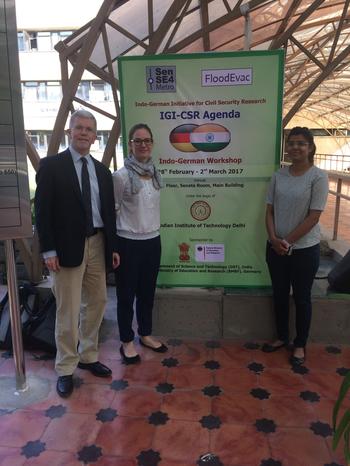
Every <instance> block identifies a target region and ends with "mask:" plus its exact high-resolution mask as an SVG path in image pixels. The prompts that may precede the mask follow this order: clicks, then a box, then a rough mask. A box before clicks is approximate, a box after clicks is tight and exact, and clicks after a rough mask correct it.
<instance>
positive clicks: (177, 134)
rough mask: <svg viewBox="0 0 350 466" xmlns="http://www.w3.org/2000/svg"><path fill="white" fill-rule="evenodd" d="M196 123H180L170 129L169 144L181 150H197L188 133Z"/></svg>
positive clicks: (195, 126) (196, 126)
mask: <svg viewBox="0 0 350 466" xmlns="http://www.w3.org/2000/svg"><path fill="white" fill-rule="evenodd" d="M196 128H198V125H180V126H177V127H176V128H174V129H173V130H172V132H171V133H170V135H169V141H170V144H171V145H172V146H173V147H175V149H177V150H179V151H181V152H197V151H198V149H196V148H195V147H194V146H193V145H192V144H191V140H190V135H191V133H192V131H193V130H194V129H196Z"/></svg>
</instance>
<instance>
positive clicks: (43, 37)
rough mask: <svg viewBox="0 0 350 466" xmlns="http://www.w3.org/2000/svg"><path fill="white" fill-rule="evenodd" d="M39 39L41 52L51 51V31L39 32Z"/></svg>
mask: <svg viewBox="0 0 350 466" xmlns="http://www.w3.org/2000/svg"><path fill="white" fill-rule="evenodd" d="M37 41H38V50H39V52H49V51H50V50H52V45H51V34H50V33H49V32H38V35H37Z"/></svg>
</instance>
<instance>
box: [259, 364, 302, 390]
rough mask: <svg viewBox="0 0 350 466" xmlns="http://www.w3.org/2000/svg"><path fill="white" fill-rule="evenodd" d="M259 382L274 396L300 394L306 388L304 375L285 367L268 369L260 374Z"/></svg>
mask: <svg viewBox="0 0 350 466" xmlns="http://www.w3.org/2000/svg"><path fill="white" fill-rule="evenodd" d="M259 384H260V386H261V387H264V388H266V389H267V390H268V391H269V392H270V393H271V394H272V395H273V396H298V395H299V393H300V392H301V391H303V390H306V384H305V382H304V379H303V376H301V375H299V374H294V373H293V372H291V371H287V370H284V369H267V370H266V371H264V372H263V373H262V374H261V375H259Z"/></svg>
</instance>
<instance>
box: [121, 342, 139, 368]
mask: <svg viewBox="0 0 350 466" xmlns="http://www.w3.org/2000/svg"><path fill="white" fill-rule="evenodd" d="M119 351H120V354H121V355H122V358H123V362H124V364H137V363H138V362H140V361H141V358H140V355H139V354H137V355H136V356H127V355H126V354H125V352H124V347H123V345H121V347H120V348H119Z"/></svg>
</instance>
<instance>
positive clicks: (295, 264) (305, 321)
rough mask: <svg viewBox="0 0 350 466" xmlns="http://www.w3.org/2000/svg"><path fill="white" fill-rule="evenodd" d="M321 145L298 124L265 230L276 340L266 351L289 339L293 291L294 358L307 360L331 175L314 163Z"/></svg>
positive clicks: (273, 189)
mask: <svg viewBox="0 0 350 466" xmlns="http://www.w3.org/2000/svg"><path fill="white" fill-rule="evenodd" d="M315 151H316V146H315V143H314V139H313V135H312V133H311V131H310V130H309V129H308V128H305V127H304V128H301V127H295V128H293V129H292V130H291V131H290V133H289V135H288V139H287V152H288V155H289V157H290V159H291V162H292V164H291V165H290V166H289V167H283V168H281V169H280V170H278V171H277V172H276V173H274V175H273V177H272V179H271V183H270V187H269V192H268V195H267V208H266V228H267V233H268V237H269V240H268V242H267V249H266V261H267V265H268V267H269V271H270V275H271V282H272V289H273V301H274V310H275V318H276V327H277V340H275V341H273V342H272V343H266V344H265V345H264V346H263V348H262V350H263V351H265V352H267V353H270V352H273V351H276V350H278V349H279V348H282V347H283V346H287V345H288V342H289V328H288V327H289V293H290V287H292V289H293V298H294V302H295V308H296V337H295V339H294V349H293V354H292V356H291V358H290V362H291V363H292V364H294V365H298V364H299V365H300V364H303V363H304V361H305V346H306V342H307V339H308V336H309V329H310V323H311V313H312V307H311V288H312V283H313V280H314V278H315V274H316V272H317V269H318V266H319V256H320V227H319V224H318V221H319V218H320V215H321V213H322V211H323V210H324V207H325V205H326V201H327V194H328V178H327V174H326V173H325V172H324V171H322V170H320V169H319V168H317V167H315V166H314V164H313V159H314V154H315Z"/></svg>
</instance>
